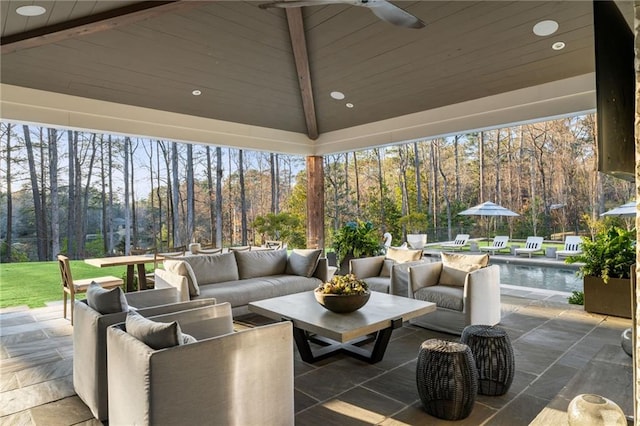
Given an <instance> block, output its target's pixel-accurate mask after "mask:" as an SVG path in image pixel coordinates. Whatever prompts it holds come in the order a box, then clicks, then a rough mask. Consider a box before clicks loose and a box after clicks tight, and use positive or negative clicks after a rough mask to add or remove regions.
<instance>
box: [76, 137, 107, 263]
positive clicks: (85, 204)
mask: <svg viewBox="0 0 640 426" xmlns="http://www.w3.org/2000/svg"><path fill="white" fill-rule="evenodd" d="M101 137H102V136H101ZM90 151H91V156H90V157H89V167H87V182H86V185H85V187H84V191H82V195H83V200H82V206H81V207H82V215H79V216H78V218H79V219H80V218H81V220H80V221H79V225H80V235H81V237H82V238H81V239H80V241H81V245H80V252H81V253H83V254H84V251H85V242H86V241H85V240H86V239H85V236H86V235H87V228H88V226H89V223H88V221H89V214H88V212H89V194H90V188H91V177H92V175H93V165H94V163H95V159H96V134H95V133H93V134H92V135H91V147H90ZM76 175H77V176H78V179H79V178H80V176H79V174H77V173H76Z"/></svg>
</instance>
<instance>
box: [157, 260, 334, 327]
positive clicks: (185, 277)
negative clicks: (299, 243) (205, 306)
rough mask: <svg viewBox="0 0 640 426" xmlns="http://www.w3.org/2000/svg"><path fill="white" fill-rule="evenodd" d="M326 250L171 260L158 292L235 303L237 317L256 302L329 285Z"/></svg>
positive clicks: (159, 276)
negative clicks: (166, 290)
mask: <svg viewBox="0 0 640 426" xmlns="http://www.w3.org/2000/svg"><path fill="white" fill-rule="evenodd" d="M320 254H321V250H312V249H309V250H293V251H292V252H291V254H290V255H287V250H264V251H246V252H238V251H234V252H230V253H222V254H214V255H196V256H185V257H181V258H174V259H166V260H165V261H164V270H163V269H156V271H155V279H156V284H155V285H156V288H166V287H173V288H176V289H177V291H178V295H179V296H178V297H179V299H180V300H182V301H186V300H190V299H200V298H215V299H216V300H217V301H218V303H222V302H229V303H230V304H231V307H232V308H233V315H234V316H236V315H242V314H246V313H248V312H249V310H248V307H247V305H248V304H249V303H250V302H253V301H256V300H262V299H268V298H271V297H277V296H284V295H287V294H291V293H299V292H303V291H310V290H313V289H314V288H316V287H318V286H319V285H320V284H321V283H322V282H325V281H327V280H328V272H329V270H328V264H327V260H326V258H323V257H320Z"/></svg>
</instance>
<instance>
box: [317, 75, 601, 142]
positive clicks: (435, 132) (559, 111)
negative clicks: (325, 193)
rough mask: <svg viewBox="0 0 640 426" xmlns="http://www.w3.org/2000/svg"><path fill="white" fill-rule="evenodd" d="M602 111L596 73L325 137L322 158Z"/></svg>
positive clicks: (356, 127) (328, 134)
mask: <svg viewBox="0 0 640 426" xmlns="http://www.w3.org/2000/svg"><path fill="white" fill-rule="evenodd" d="M595 108H596V90H595V73H589V74H585V75H581V76H578V77H572V78H568V79H564V80H558V81H554V82H551V83H546V84H542V85H539V86H533V87H528V88H526V89H519V90H514V91H512V92H507V93H502V94H499V95H494V96H488V97H486V98H481V99H475V100H472V101H466V102H461V103H458V104H454V105H447V106H445V107H441V108H435V109H432V110H428V111H421V112H417V113H413V114H407V115H404V116H401V117H395V118H390V119H387V120H381V121H378V122H375V123H369V124H363V125H361V126H355V127H351V128H348V129H341V130H336V131H333V132H328V133H323V134H321V135H320V137H319V138H318V139H317V140H316V147H315V153H316V155H324V154H332V153H336V152H346V151H353V150H361V149H367V148H373V147H376V146H384V145H392V144H398V143H402V142H406V141H410V140H416V139H432V138H436V137H443V136H449V135H455V134H460V133H464V132H471V131H479V130H485V129H491V128H496V127H509V126H512V125H516V124H520V123H526V122H531V121H540V120H544V119H552V118H557V117H562V116H567V115H570V114H579V113H586V112H593V111H595Z"/></svg>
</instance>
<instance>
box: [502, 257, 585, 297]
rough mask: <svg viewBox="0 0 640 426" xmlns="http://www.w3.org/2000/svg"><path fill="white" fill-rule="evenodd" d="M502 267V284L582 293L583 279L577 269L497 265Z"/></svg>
mask: <svg viewBox="0 0 640 426" xmlns="http://www.w3.org/2000/svg"><path fill="white" fill-rule="evenodd" d="M496 265H498V266H500V283H501V284H509V285H515V286H522V287H534V288H542V289H546V290H555V291H565V292H569V293H570V292H572V291H574V290H578V291H582V278H581V277H578V276H577V275H576V270H575V269H567V268H554V267H551V266H537V265H536V266H533V265H519V264H513V263H496Z"/></svg>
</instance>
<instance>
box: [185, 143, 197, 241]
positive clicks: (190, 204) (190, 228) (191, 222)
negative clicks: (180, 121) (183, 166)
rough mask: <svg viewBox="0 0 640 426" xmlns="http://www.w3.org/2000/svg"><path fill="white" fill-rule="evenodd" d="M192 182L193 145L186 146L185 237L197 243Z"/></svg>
mask: <svg viewBox="0 0 640 426" xmlns="http://www.w3.org/2000/svg"><path fill="white" fill-rule="evenodd" d="M194 190H195V189H194V182H193V145H192V144H190V143H189V144H187V237H188V238H189V241H190V242H193V243H195V242H197V240H196V235H195V232H196V216H195V209H196V202H195V195H194Z"/></svg>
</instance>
